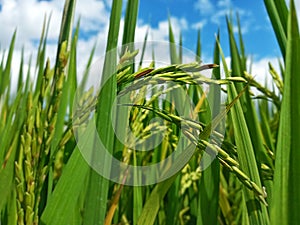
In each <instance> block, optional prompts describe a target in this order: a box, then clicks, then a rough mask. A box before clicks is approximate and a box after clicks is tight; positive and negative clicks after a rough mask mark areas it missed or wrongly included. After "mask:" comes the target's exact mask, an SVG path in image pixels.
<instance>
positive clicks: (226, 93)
mask: <svg viewBox="0 0 300 225" xmlns="http://www.w3.org/2000/svg"><path fill="white" fill-rule="evenodd" d="M264 4H265V6H266V9H267V12H268V15H269V18H270V20H271V22H272V26H273V29H274V32H275V35H276V38H277V41H278V45H279V47H280V50H281V53H282V59H283V64H282V65H281V71H276V70H275V69H274V66H273V65H271V64H269V73H270V77H272V78H273V82H274V85H273V87H274V89H272V90H270V89H269V87H268V86H266V85H263V84H260V83H259V82H257V81H256V80H255V77H253V76H252V75H251V72H250V71H251V70H249V68H247V62H248V58H247V55H245V50H244V49H245V48H246V47H247V46H244V43H243V37H242V32H241V28H240V23H243V21H239V18H238V17H237V21H238V28H239V29H238V31H239V32H238V35H237V37H236V36H235V35H234V32H233V25H234V24H233V22H232V21H231V19H229V18H226V22H227V31H228V36H229V43H228V45H229V48H230V58H231V62H230V65H227V63H226V60H225V56H224V53H223V50H222V46H221V44H220V39H221V38H222V37H220V34H219V33H220V32H218V31H216V32H218V34H217V35H216V40H215V45H214V49H212V54H213V56H214V57H213V61H212V62H210V63H209V64H202V63H201V60H200V59H201V42H200V32H199V33H198V39H197V49H196V51H195V53H194V56H195V57H194V61H191V62H188V63H183V62H184V57H185V55H184V48H183V43H182V38H181V36H180V37H179V39H180V41H179V44H178V45H177V44H176V42H175V37H174V33H173V29H172V24H171V21H170V20H169V43H168V44H167V48H168V49H169V57H170V58H169V59H170V64H169V65H164V66H161V65H159V64H158V63H157V60H156V59H155V58H156V57H157V54H158V53H157V52H156V51H155V49H153V53H152V55H151V57H152V58H151V62H149V61H147V63H148V64H147V65H145V63H144V61H145V60H144V59H145V57H146V54H147V52H146V51H147V49H149V45H150V46H151V43H150V42H149V41H148V39H147V37H148V33H146V34H145V39H144V43H143V44H142V45H138V44H136V43H134V41H135V40H134V36H135V29H136V21H137V12H138V6H139V1H138V0H128V1H127V5H126V12H125V25H124V32H123V37H122V46H121V47H120V46H118V43H119V42H118V38H119V32H120V21H121V17H122V1H121V0H114V1H113V3H112V8H111V15H110V26H109V32H108V37H107V45H106V55H105V57H104V60H103V68H102V70H101V71H97V72H98V73H99V74H101V81H99V84H97V85H98V86H97V85H95V87H94V88H88V85H87V84H88V80H89V78H90V76H91V74H90V70H91V65H92V63H91V62H92V60H93V55H94V52H95V49H91V54H90V58H89V59H87V66H86V69H85V72H84V76H83V78H82V79H81V81H79V79H78V76H77V75H78V74H77V65H76V64H77V61H76V59H77V57H78V56H77V54H76V51H77V50H76V49H77V40H78V35H79V30H80V22H78V23H77V25H76V26H75V27H76V29H74V30H73V29H72V28H73V23H74V21H73V18H74V12H75V7H76V1H73V0H66V1H65V8H64V12H63V19H62V23H61V33H60V36H59V41H58V44H57V57H56V61H55V62H50V60H48V59H47V55H46V54H45V52H46V47H47V35H48V28H49V23H50V20H47V19H45V22H44V27H43V32H42V34H41V38H40V42H39V46H38V49H37V59H36V62H35V71H36V72H35V73H36V74H34V75H35V76H32V75H33V74H31V73H32V71H31V70H30V69H29V70H28V71H24V70H23V67H24V61H23V58H22V60H21V64H20V71H19V77H18V84H17V89H16V91H13V90H12V74H11V69H12V67H13V66H15V65H12V57H13V53H14V45H15V38H16V32H15V33H14V34H13V35H12V39H11V43H10V47H9V49H8V52H7V54H4V52H1V54H2V55H5V57H3V59H2V61H1V64H0V106H1V107H0V115H1V117H0V118H1V122H0V146H1V149H0V224H20V225H22V224H28V225H30V224H61V225H65V224H87V225H90V224H93V225H94V224H105V225H108V224H140V225H144V224H146V225H152V224H157V225H158V224H180V225H182V224H197V225H201V224H209V225H213V224H216V225H217V224H220V225H221V224H297V222H298V221H300V218H299V217H300V215H299V213H298V209H299V207H300V205H299V204H300V195H299V193H298V186H299V181H298V180H299V177H300V174H299V170H298V167H297V162H299V160H300V154H299V147H300V146H299V145H300V142H299V140H298V136H299V134H300V130H299V129H300V124H299V119H298V118H299V117H300V108H299V104H298V102H297V96H298V95H299V94H300V93H298V92H299V88H298V84H300V80H299V79H300V78H299V76H297V73H298V71H300V66H299V56H300V35H299V30H298V22H297V15H296V10H295V6H294V1H292V0H291V1H290V5H289V7H288V6H287V5H286V2H285V1H284V0H278V1H276V2H274V1H271V0H265V1H264ZM147 45H148V48H147ZM137 46H140V47H137ZM153 46H154V44H153ZM29 65H33V62H32V61H30V62H29ZM30 67H31V66H29V68H30ZM207 71H209V72H208V73H209V74H211V76H210V77H208V76H207ZM221 71H224V76H222V75H221ZM31 77H35V79H33V80H32V79H31ZM24 78H25V79H24ZM24 80H25V81H24ZM96 87H97V88H96ZM253 89H257V92H258V93H259V96H254V95H253V92H252V90H253ZM257 92H256V93H257ZM99 149H100V150H101V149H102V150H103V149H105V152H103V151H98V150H99ZM116 162H117V163H116ZM153 168H154V169H153Z"/></svg>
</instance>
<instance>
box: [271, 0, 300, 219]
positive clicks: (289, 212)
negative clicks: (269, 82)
mask: <svg viewBox="0 0 300 225" xmlns="http://www.w3.org/2000/svg"><path fill="white" fill-rule="evenodd" d="M286 50H287V51H286V57H285V66H286V71H285V80H284V90H283V99H282V107H281V114H280V125H279V134H278V144H277V149H276V159H275V173H274V192H273V198H272V202H271V222H272V224H275V223H279V224H292V223H295V221H299V219H300V214H299V210H298V209H299V207H300V195H299V191H298V190H299V176H300V171H299V169H298V167H299V160H300V153H299V149H300V142H299V133H300V120H299V118H300V105H299V102H298V101H297V97H296V96H299V94H300V90H299V87H298V85H299V83H300V76H298V75H299V71H300V65H299V60H300V57H299V56H300V37H299V30H298V23H297V15H296V10H295V3H294V1H290V13H289V18H288V33H287V48H286Z"/></svg>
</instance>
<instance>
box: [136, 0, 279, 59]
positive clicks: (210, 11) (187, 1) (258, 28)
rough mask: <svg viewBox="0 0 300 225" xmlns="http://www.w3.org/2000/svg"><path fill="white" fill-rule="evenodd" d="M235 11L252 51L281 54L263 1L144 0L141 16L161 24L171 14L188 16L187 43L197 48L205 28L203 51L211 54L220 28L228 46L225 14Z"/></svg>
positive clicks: (254, 53) (271, 54)
mask: <svg viewBox="0 0 300 225" xmlns="http://www.w3.org/2000/svg"><path fill="white" fill-rule="evenodd" d="M230 12H231V13H232V16H233V19H234V21H235V24H236V13H239V16H240V20H241V26H242V31H243V37H244V41H245V45H246V50H247V53H248V54H251V55H253V56H254V57H256V59H261V58H263V57H270V56H280V52H279V49H278V46H277V43H276V40H275V36H274V33H273V31H272V28H271V23H270V21H269V19H268V17H267V12H266V9H265V7H264V5H263V1H262V0H253V1H236V0H232V1H230V0H229V1H228V0H227V1H226V0H222V1H220V0H211V1H209V0H153V1H147V0H142V1H141V2H140V11H139V18H140V19H142V20H144V21H149V22H150V23H151V26H153V27H157V26H158V24H159V22H160V21H162V20H165V19H166V17H167V15H168V13H170V15H171V16H174V17H177V18H181V19H185V20H186V21H187V24H188V27H187V28H185V29H183V30H182V32H183V37H184V45H185V46H186V47H187V48H192V49H195V45H196V44H195V43H196V37H197V28H200V29H201V40H202V47H203V52H204V54H205V55H209V54H211V52H212V49H213V43H214V39H215V33H216V32H217V30H218V28H220V31H221V38H222V39H223V41H222V43H224V44H223V46H224V49H227V48H226V47H227V46H228V45H227V29H226V20H225V16H226V15H229V14H230Z"/></svg>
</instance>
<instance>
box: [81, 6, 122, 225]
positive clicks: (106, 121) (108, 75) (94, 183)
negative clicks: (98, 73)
mask: <svg viewBox="0 0 300 225" xmlns="http://www.w3.org/2000/svg"><path fill="white" fill-rule="evenodd" d="M121 13H122V1H121V0H114V1H113V3H112V10H111V15H110V24H109V32H108V38H107V47H106V53H107V54H106V57H105V61H104V67H103V73H102V80H101V85H102V86H103V87H102V89H101V92H102V93H101V94H100V95H99V97H98V104H97V106H96V108H97V117H96V127H97V132H98V135H99V137H100V138H101V140H102V141H103V144H104V146H105V147H106V148H107V151H108V152H109V153H110V154H113V149H114V131H113V127H112V124H111V120H110V118H111V112H112V105H113V102H114V100H115V97H116V92H117V82H116V76H115V75H114V74H115V71H116V68H117V62H116V60H117V51H116V47H117V44H118V36H119V27H120V20H121ZM105 162H107V165H106V166H105V168H106V169H107V170H108V171H110V169H111V168H110V165H111V162H110V160H105ZM108 188H109V181H108V180H106V179H105V178H104V177H101V176H100V175H99V174H98V173H97V172H95V171H94V170H93V169H90V175H89V186H88V189H87V196H86V201H85V209H86V211H85V213H84V224H87V225H89V224H103V222H104V220H105V214H106V209H107V201H108V199H107V198H108ZM95 209H97V210H95Z"/></svg>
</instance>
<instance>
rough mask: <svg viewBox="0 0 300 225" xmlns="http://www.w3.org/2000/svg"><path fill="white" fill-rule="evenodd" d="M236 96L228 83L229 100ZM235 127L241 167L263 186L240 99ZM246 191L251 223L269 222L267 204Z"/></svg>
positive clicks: (225, 70)
mask: <svg viewBox="0 0 300 225" xmlns="http://www.w3.org/2000/svg"><path fill="white" fill-rule="evenodd" d="M218 45H219V49H220V54H221V58H222V63H223V67H224V72H225V75H226V77H228V76H229V70H228V67H227V63H226V61H225V57H224V54H223V51H222V49H221V47H220V44H218ZM235 96H237V92H236V89H235V86H234V85H230V84H229V85H228V100H229V101H230V102H231V101H232V100H233V99H234V98H235ZM230 115H231V117H232V122H233V128H234V134H235V136H234V138H235V143H236V146H237V149H238V154H239V161H240V165H241V169H242V170H243V171H245V173H246V174H247V175H248V176H249V177H250V179H251V180H253V181H254V182H255V183H256V184H257V185H258V186H259V187H261V181H260V177H259V173H258V168H257V164H256V160H255V155H254V150H253V146H252V142H251V139H250V135H249V131H248V128H247V124H246V121H245V117H244V113H243V110H242V106H241V103H240V100H238V101H237V103H236V104H235V105H234V106H233V107H232V109H231V113H230ZM243 193H244V201H243V204H246V205H243V207H245V206H247V213H248V216H247V217H248V219H249V223H250V224H268V223H269V221H268V219H269V218H268V217H267V210H266V206H264V205H263V204H262V203H261V202H258V201H257V200H256V199H255V196H254V193H253V192H251V191H249V190H248V189H246V187H244V189H243ZM245 216H246V215H245Z"/></svg>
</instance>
